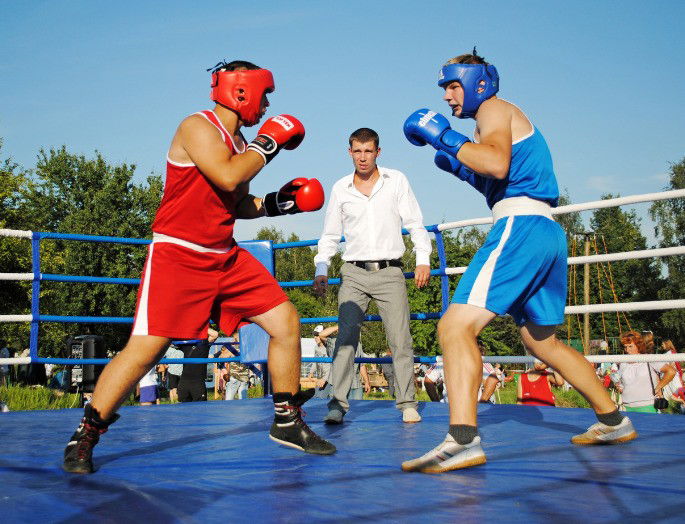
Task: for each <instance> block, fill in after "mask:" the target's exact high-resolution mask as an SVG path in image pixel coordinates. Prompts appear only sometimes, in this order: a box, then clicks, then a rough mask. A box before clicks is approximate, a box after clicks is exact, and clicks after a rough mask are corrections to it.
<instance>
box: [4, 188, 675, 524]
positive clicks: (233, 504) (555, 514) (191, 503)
mask: <svg viewBox="0 0 685 524" xmlns="http://www.w3.org/2000/svg"><path fill="white" fill-rule="evenodd" d="M683 196H685V190H679V191H668V192H664V193H652V194H648V195H638V196H634V197H624V198H619V199H612V200H602V201H599V202H589V203H586V204H576V205H572V206H564V207H562V208H557V209H556V210H555V214H559V213H564V212H575V211H582V210H587V209H596V208H598V207H611V206H616V205H625V204H631V203H636V202H646V201H653V200H658V199H665V198H681V197H683ZM489 222H491V219H490V218H483V219H474V220H467V221H461V222H453V223H449V224H440V225H437V226H429V227H428V228H427V229H428V230H429V231H431V232H433V233H434V234H435V237H436V243H437V247H438V256H439V259H440V267H439V268H438V269H434V270H432V272H431V273H432V274H433V275H434V276H438V277H440V278H441V286H442V304H443V310H444V309H445V308H446V307H447V304H448V303H449V296H448V294H447V280H448V278H449V277H450V276H451V275H455V274H461V273H463V271H464V270H465V268H449V267H447V266H446V263H445V251H444V245H443V244H442V237H441V232H442V231H444V230H446V229H451V228H454V227H464V226H472V225H480V224H487V223H489ZM0 234H2V235H5V236H14V237H24V238H29V239H31V242H32V246H33V271H32V272H31V273H24V274H0V280H31V281H32V286H33V297H34V302H33V303H32V311H31V314H29V315H0V321H1V322H30V323H31V340H30V356H29V357H26V358H19V359H16V358H15V359H4V360H2V359H0V364H2V363H12V364H26V363H30V362H34V363H55V364H62V363H67V364H76V363H81V364H96V365H101V364H103V363H105V362H106V359H80V360H75V359H52V358H46V357H41V356H39V344H38V342H39V341H38V324H39V323H40V322H92V323H97V322H117V323H130V322H132V318H120V317H63V316H55V315H43V314H41V313H40V312H39V308H38V306H39V301H38V298H39V291H40V282H41V281H45V280H55V281H62V282H66V281H77V282H103V283H119V284H125V285H135V284H137V283H138V280H137V279H114V278H99V277H77V276H68V275H44V274H42V273H40V255H39V251H40V242H41V240H42V239H47V238H67V239H69V238H70V239H73V240H85V241H95V242H121V243H138V244H146V243H148V242H149V241H146V240H140V239H118V238H113V237H85V236H83V235H65V234H58V233H34V232H17V231H8V230H2V231H0ZM315 243H316V241H315V240H314V241H302V242H295V243H286V244H281V245H274V246H273V247H274V248H275V249H286V248H290V247H302V246H311V245H314V244H315ZM683 253H685V247H675V248H666V249H653V250H644V251H633V252H628V253H613V254H609V255H593V256H585V257H572V258H569V264H584V263H590V262H599V261H608V260H625V259H627V258H647V257H653V256H671V255H681V254H683ZM406 276H407V277H408V278H411V277H412V276H413V274H412V273H406ZM329 282H330V283H331V284H335V283H337V282H339V281H337V280H336V279H331V280H330V281H329ZM311 283H312V282H311V281H302V282H299V281H298V282H282V283H281V285H282V286H283V287H298V286H299V287H304V286H310V285H311ZM683 307H685V300H669V301H655V302H634V303H624V304H594V305H583V306H569V307H567V309H566V313H567V314H575V313H584V312H599V311H612V312H613V311H630V310H641V309H673V308H683ZM440 314H441V312H427V313H413V314H412V319H414V320H423V319H428V318H439V317H440ZM336 320H337V317H318V318H306V319H302V322H303V323H322V322H335V321H336ZM367 320H379V318H378V317H377V316H372V315H369V316H368V317H367ZM262 345H263V344H262ZM262 349H263V348H262ZM251 358H253V360H252V362H259V361H260V360H257V358H258V357H257V356H255V355H253V356H252V357H251ZM588 358H589V360H592V361H594V362H616V361H620V360H622V361H625V360H627V359H628V358H631V359H633V360H635V359H636V357H634V356H627V355H624V356H615V355H613V356H612V355H609V356H606V357H600V356H592V357H588ZM639 359H640V360H657V359H658V360H660V361H669V360H670V361H674V360H678V361H684V360H685V354H683V353H681V354H677V355H672V356H670V357H666V356H664V355H643V356H640V357H639ZM226 360H234V359H193V362H195V361H197V362H216V361H226ZM416 360H417V361H419V362H431V361H432V359H431V358H430V357H428V358H427V357H422V358H417V359H416ZM485 360H487V361H490V362H503V363H505V362H522V361H530V358H529V357H486V359H485ZM65 361H66V362H65ZM303 361H305V362H317V361H326V359H316V358H312V359H303ZM328 361H330V359H328ZM364 361H377V360H376V359H364ZM163 362H175V360H164V361H163ZM178 362H180V363H184V362H185V363H188V362H189V360H188V359H184V360H178ZM305 407H306V411H307V417H306V420H307V422H308V423H309V424H310V425H311V426H312V428H313V429H314V430H315V431H316V432H317V433H319V434H320V435H321V436H322V437H323V438H325V439H327V440H330V441H331V442H332V443H333V444H335V445H336V446H337V448H338V452H337V453H336V454H335V455H333V456H327V457H326V456H316V455H306V454H303V453H299V452H295V451H293V450H291V449H288V448H284V447H281V446H276V445H275V444H274V443H273V442H272V441H271V440H269V438H268V430H269V426H270V424H271V421H272V419H273V405H272V402H271V400H270V399H268V398H259V399H251V400H246V401H242V402H240V401H234V402H229V403H227V402H196V403H186V404H170V405H159V406H150V407H138V406H135V407H134V406H129V407H123V408H121V409H120V413H121V415H122V420H121V421H120V422H119V423H117V424H115V425H113V426H112V427H111V429H110V430H109V432H108V433H107V434H106V435H105V436H103V438H102V443H101V445H99V446H98V447H97V448H96V450H95V454H94V461H95V467H96V469H97V470H98V471H97V472H96V473H95V474H94V475H89V476H76V475H70V474H67V473H64V472H63V471H62V470H61V460H62V452H63V449H64V445H65V442H66V439H67V437H68V435H70V434H71V432H72V431H73V429H74V427H75V425H76V424H77V422H78V420H79V419H80V417H81V411H80V409H64V410H55V411H32V412H10V413H3V414H0V442H1V443H2V447H3V451H4V453H3V455H2V458H0V479H2V480H1V482H0V516H2V517H3V519H2V520H3V521H7V522H34V521H39V520H40V521H47V522H66V521H72V519H79V520H84V521H97V522H101V521H111V522H124V521H126V522H128V521H131V520H135V521H138V520H153V521H168V522H215V521H222V522H254V521H259V522H262V521H264V522H301V521H303V520H305V519H311V520H315V521H317V522H318V521H322V522H333V521H336V522H337V521H351V520H357V519H360V520H361V519H365V520H369V521H377V522H387V521H400V522H405V521H414V520H416V519H423V518H427V519H429V520H437V519H441V520H443V521H447V522H454V521H465V522H481V521H485V520H490V519H506V520H507V521H513V522H529V521H543V520H548V519H550V518H557V519H560V520H562V521H564V522H566V521H570V522H575V521H579V520H584V521H591V522H600V521H601V522H609V521H611V522H615V521H621V522H624V521H636V522H637V521H640V522H642V521H650V522H682V521H683V518H685V475H684V474H683V472H685V451H683V444H682V442H683V435H684V434H685V417H678V416H656V417H655V416H654V415H650V414H642V413H632V414H631V420H632V421H633V424H634V426H635V428H636V430H637V432H638V434H639V438H638V439H637V440H635V441H633V442H630V443H627V444H623V445H618V446H608V447H604V446H601V447H578V446H573V445H572V444H570V442H569V439H570V437H571V435H573V434H576V433H580V432H582V431H584V430H585V428H586V427H587V426H589V425H590V424H592V423H593V422H595V417H594V415H593V413H592V411H591V410H587V409H577V408H547V407H531V406H517V405H479V407H478V410H479V431H480V434H481V435H482V437H483V447H484V450H485V452H486V454H487V457H488V460H489V462H488V463H487V464H485V465H484V466H480V467H478V468H472V469H468V470H461V471H453V472H450V473H448V474H442V475H425V474H420V473H404V472H402V471H401V470H400V463H401V462H402V461H403V460H406V459H408V458H413V457H416V456H418V455H419V454H421V453H423V452H425V451H426V450H427V449H429V448H431V447H432V446H433V445H435V443H436V441H437V440H438V439H439V438H440V437H441V436H442V435H443V434H444V432H445V431H446V428H447V425H448V411H447V405H445V404H441V403H420V406H419V412H420V413H421V415H422V417H423V421H422V423H420V424H402V423H401V422H400V418H399V417H398V412H397V410H396V409H394V406H393V404H392V403H391V402H389V401H368V400H367V401H352V408H351V410H350V412H349V414H348V415H347V417H346V418H345V423H344V424H343V425H342V426H326V425H324V424H323V423H322V420H323V417H324V415H325V414H326V411H327V409H326V403H325V401H323V400H317V399H313V400H311V401H310V402H308V403H307V404H306V406H305Z"/></svg>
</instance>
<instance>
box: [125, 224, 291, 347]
mask: <svg viewBox="0 0 685 524" xmlns="http://www.w3.org/2000/svg"><path fill="white" fill-rule="evenodd" d="M156 236H157V235H156ZM166 238H168V239H169V241H158V240H157V239H156V240H155V241H154V242H153V243H152V244H150V246H149V248H148V255H147V259H146V261H145V268H144V269H143V275H142V279H141V283H140V287H139V288H138V303H137V305H136V313H135V318H134V322H133V331H132V333H131V334H132V335H154V336H159V337H167V338H176V339H181V338H207V326H208V322H209V319H210V317H211V319H212V320H214V321H215V322H217V323H218V324H219V327H220V328H221V330H222V331H223V332H224V333H226V334H227V335H230V334H232V333H233V332H234V331H235V330H236V328H237V327H238V325H239V324H240V323H241V322H245V321H246V319H248V318H251V317H254V316H256V315H261V314H262V313H266V312H267V311H269V310H270V309H273V308H274V307H276V306H278V305H279V304H282V303H283V302H286V301H287V300H288V296H287V295H286V294H285V293H284V292H283V290H282V289H281V287H280V286H279V285H278V282H276V279H275V278H274V277H273V276H272V275H271V273H269V272H268V271H267V269H266V268H265V267H264V266H263V265H262V264H261V263H260V262H259V261H258V260H257V259H256V258H254V257H253V256H252V255H251V254H250V253H248V252H247V251H246V250H244V249H242V248H240V247H238V246H235V247H233V248H232V249H230V250H228V251H227V252H224V251H223V250H216V249H207V248H203V247H201V246H197V245H194V244H191V243H189V242H184V241H183V240H177V239H171V238H169V237H166ZM181 244H183V245H181ZM187 246H191V247H187Z"/></svg>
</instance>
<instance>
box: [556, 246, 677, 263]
mask: <svg viewBox="0 0 685 524" xmlns="http://www.w3.org/2000/svg"><path fill="white" fill-rule="evenodd" d="M672 255H685V246H678V247H664V248H659V249H643V250H640V251H623V252H622V253H608V254H605V255H588V256H586V257H569V259H568V263H569V264H591V263H594V262H615V261H617V260H633V259H636V258H652V257H668V256H672Z"/></svg>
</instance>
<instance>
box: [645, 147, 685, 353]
mask: <svg viewBox="0 0 685 524" xmlns="http://www.w3.org/2000/svg"><path fill="white" fill-rule="evenodd" d="M684 188H685V158H683V159H682V160H681V161H680V162H678V163H675V164H672V165H671V169H670V173H669V183H668V186H667V187H666V189H670V190H673V189H684ZM649 214H650V216H651V218H652V220H654V222H656V227H655V234H656V236H657V238H658V239H659V247H672V246H683V245H685V199H682V198H678V199H672V200H660V201H658V202H654V203H653V204H652V205H651V207H650V209H649ZM662 260H663V263H664V265H665V268H666V274H667V277H666V279H665V281H664V282H663V285H662V287H661V289H659V291H658V297H659V299H661V300H674V299H682V298H683V297H685V257H683V256H671V257H665V258H663V259H662ZM658 329H659V331H658V333H660V334H661V336H663V337H664V338H666V337H668V338H672V339H674V341H675V342H676V344H677V347H682V346H683V344H685V310H682V309H673V310H671V311H665V312H663V313H662V314H661V318H660V325H659V328H658Z"/></svg>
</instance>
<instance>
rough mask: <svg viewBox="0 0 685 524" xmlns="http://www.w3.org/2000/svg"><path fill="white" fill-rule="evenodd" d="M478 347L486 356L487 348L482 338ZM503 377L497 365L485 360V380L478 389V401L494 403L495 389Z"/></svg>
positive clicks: (482, 355) (482, 354)
mask: <svg viewBox="0 0 685 524" xmlns="http://www.w3.org/2000/svg"><path fill="white" fill-rule="evenodd" d="M478 349H480V354H481V357H484V356H485V353H486V348H485V344H483V343H482V342H481V341H480V340H479V341H478ZM502 378H503V377H502V375H501V372H500V371H499V370H497V368H495V366H493V365H492V364H490V363H489V362H485V361H483V380H482V382H481V383H480V389H479V390H478V402H489V403H494V402H495V390H496V389H497V387H498V386H499V385H500V381H501V380H502Z"/></svg>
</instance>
